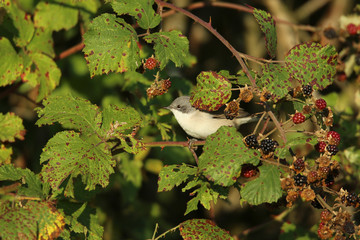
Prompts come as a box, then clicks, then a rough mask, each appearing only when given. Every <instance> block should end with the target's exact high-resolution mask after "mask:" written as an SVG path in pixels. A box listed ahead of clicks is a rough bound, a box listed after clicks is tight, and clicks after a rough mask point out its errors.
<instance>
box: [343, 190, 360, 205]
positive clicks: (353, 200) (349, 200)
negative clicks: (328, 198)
mask: <svg viewBox="0 0 360 240" xmlns="http://www.w3.org/2000/svg"><path fill="white" fill-rule="evenodd" d="M345 199H346V206H354V207H355V206H356V204H357V203H358V202H359V198H358V196H356V194H355V193H349V194H348V195H347V196H346V198H345Z"/></svg>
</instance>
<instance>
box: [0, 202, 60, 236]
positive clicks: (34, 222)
mask: <svg viewBox="0 0 360 240" xmlns="http://www.w3.org/2000/svg"><path fill="white" fill-rule="evenodd" d="M12 205H13V204H12V203H7V202H5V203H2V206H1V209H2V210H3V212H1V211H0V222H1V224H0V237H1V239H4V240H10V239H56V238H57V237H58V236H59V235H60V233H61V232H62V230H63V228H64V226H65V222H64V216H63V215H62V214H61V213H60V212H59V211H58V210H57V209H56V208H55V206H54V205H53V203H50V202H36V201H27V202H26V201H24V202H23V203H22V204H21V205H20V204H19V205H18V204H17V205H15V206H12Z"/></svg>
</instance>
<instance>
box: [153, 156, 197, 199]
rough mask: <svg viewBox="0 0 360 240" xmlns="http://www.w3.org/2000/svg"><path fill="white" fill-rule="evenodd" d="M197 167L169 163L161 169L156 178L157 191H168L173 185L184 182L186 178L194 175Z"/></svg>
mask: <svg viewBox="0 0 360 240" xmlns="http://www.w3.org/2000/svg"><path fill="white" fill-rule="evenodd" d="M196 173H197V168H195V167H192V166H190V165H187V164H184V163H183V164H182V165H170V166H165V167H163V168H162V169H161V171H160V173H159V179H158V192H164V191H170V190H171V189H173V188H174V187H175V186H179V185H180V184H182V183H184V182H185V181H186V180H187V179H188V178H190V177H192V176H195V174H196Z"/></svg>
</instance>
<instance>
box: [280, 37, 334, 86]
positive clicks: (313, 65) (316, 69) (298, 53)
mask: <svg viewBox="0 0 360 240" xmlns="http://www.w3.org/2000/svg"><path fill="white" fill-rule="evenodd" d="M336 59H337V53H336V51H335V47H334V46H330V45H327V46H322V45H321V44H319V43H314V42H307V43H302V44H298V45H296V46H295V47H293V48H292V49H290V51H289V52H288V54H287V55H286V57H285V66H286V67H287V71H288V72H289V74H290V77H291V78H292V79H294V80H296V81H299V82H300V84H301V85H303V86H304V85H308V84H311V85H312V86H313V88H314V89H319V90H322V89H324V88H325V87H327V86H328V85H330V84H331V83H332V82H333V80H334V76H335V73H336V62H337V61H336Z"/></svg>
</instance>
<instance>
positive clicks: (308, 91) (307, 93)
mask: <svg viewBox="0 0 360 240" xmlns="http://www.w3.org/2000/svg"><path fill="white" fill-rule="evenodd" d="M302 91H303V94H304V95H305V96H310V95H311V94H312V91H313V88H312V86H311V85H305V86H303V88H302Z"/></svg>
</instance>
